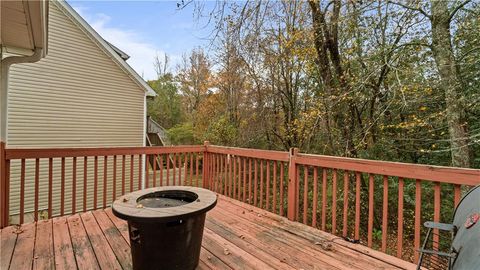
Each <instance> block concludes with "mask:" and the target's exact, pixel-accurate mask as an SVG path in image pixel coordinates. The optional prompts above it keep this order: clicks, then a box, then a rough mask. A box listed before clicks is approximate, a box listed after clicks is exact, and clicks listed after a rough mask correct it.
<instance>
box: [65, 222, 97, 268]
mask: <svg viewBox="0 0 480 270" xmlns="http://www.w3.org/2000/svg"><path fill="white" fill-rule="evenodd" d="M67 222H68V228H69V230H70V235H71V237H72V246H73V253H74V254H75V258H76V261H77V267H78V268H79V269H100V267H99V265H98V262H97V259H96V256H95V253H94V252H93V248H92V245H91V244H90V240H89V238H88V235H87V232H86V231H85V228H84V227H83V223H82V220H81V218H80V215H78V214H76V215H73V216H70V217H68V218H67Z"/></svg>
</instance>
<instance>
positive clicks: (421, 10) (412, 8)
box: [388, 1, 431, 19]
mask: <svg viewBox="0 0 480 270" xmlns="http://www.w3.org/2000/svg"><path fill="white" fill-rule="evenodd" d="M388 3H390V4H394V5H397V6H401V7H403V8H406V9H409V10H413V11H418V12H420V13H422V14H423V16H425V17H427V18H429V19H430V18H431V15H429V14H427V12H425V10H423V9H421V8H414V7H411V6H407V5H404V4H402V3H398V2H393V1H388Z"/></svg>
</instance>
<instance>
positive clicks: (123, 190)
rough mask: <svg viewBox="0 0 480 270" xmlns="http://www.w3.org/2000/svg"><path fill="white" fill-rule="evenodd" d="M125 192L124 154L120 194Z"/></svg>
mask: <svg viewBox="0 0 480 270" xmlns="http://www.w3.org/2000/svg"><path fill="white" fill-rule="evenodd" d="M124 194H125V155H122V195H124Z"/></svg>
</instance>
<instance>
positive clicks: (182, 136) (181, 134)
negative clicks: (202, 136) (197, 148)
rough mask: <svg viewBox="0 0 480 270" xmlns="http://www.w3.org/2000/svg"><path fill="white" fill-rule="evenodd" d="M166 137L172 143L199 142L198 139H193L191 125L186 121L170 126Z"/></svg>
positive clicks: (187, 143) (189, 143)
mask: <svg viewBox="0 0 480 270" xmlns="http://www.w3.org/2000/svg"><path fill="white" fill-rule="evenodd" d="M168 137H169V138H170V140H171V142H172V144H174V145H182V144H183V145H191V144H195V143H200V142H199V141H198V140H195V137H194V132H193V126H192V124H191V123H188V122H187V123H183V124H178V125H175V126H174V127H172V128H170V129H169V130H168Z"/></svg>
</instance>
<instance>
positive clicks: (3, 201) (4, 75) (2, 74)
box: [0, 48, 43, 228]
mask: <svg viewBox="0 0 480 270" xmlns="http://www.w3.org/2000/svg"><path fill="white" fill-rule="evenodd" d="M0 50H2V51H1V52H2V54H1V55H2V56H3V48H0ZM42 57H43V49H39V48H36V49H35V51H34V53H33V54H32V55H30V56H10V57H6V58H5V59H0V228H3V227H5V226H8V224H9V217H10V214H9V200H10V199H9V193H10V192H9V189H10V188H9V186H10V183H9V179H7V175H6V173H5V172H6V168H7V165H6V159H5V146H6V144H7V127H8V126H7V120H8V107H7V106H8V71H9V69H10V66H11V65H13V64H18V63H33V62H37V61H38V60H40V59H41V58H42Z"/></svg>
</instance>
